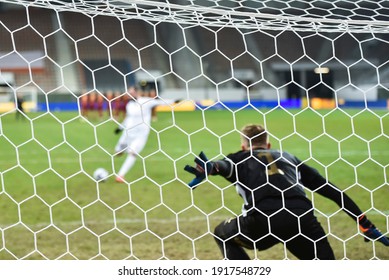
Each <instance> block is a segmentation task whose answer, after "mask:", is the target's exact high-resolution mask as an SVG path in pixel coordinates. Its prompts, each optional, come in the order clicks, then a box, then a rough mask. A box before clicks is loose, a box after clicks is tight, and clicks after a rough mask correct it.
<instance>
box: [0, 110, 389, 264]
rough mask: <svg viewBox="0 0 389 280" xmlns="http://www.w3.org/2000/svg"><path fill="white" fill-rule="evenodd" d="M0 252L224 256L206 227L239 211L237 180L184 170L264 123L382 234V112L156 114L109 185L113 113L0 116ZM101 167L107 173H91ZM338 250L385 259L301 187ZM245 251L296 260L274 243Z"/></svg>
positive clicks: (386, 126) (388, 158)
mask: <svg viewBox="0 0 389 280" xmlns="http://www.w3.org/2000/svg"><path fill="white" fill-rule="evenodd" d="M0 117H1V118H0V120H1V131H0V132H1V134H0V151H1V158H0V213H1V215H0V259H15V258H23V259H45V258H47V259H105V258H108V259H126V258H128V259H184V260H185V259H193V258H198V259H220V258H221V255H220V253H219V251H218V248H217V247H216V244H215V243H214V241H213V237H212V234H211V233H212V231H213V228H214V227H215V226H216V225H217V224H218V223H219V222H221V221H222V220H224V219H225V218H228V217H230V216H233V215H237V214H239V213H240V208H241V203H242V201H241V200H240V198H239V197H238V196H237V194H236V193H235V189H234V186H232V185H229V184H228V183H227V181H225V180H223V179H222V178H219V177H212V178H210V180H209V182H205V183H204V184H202V185H201V186H200V187H198V188H197V189H196V190H194V191H192V190H190V189H189V188H188V187H186V184H185V183H186V182H188V181H189V180H190V179H191V175H190V174H188V173H186V172H185V171H183V167H184V166H185V164H191V163H192V162H193V157H194V155H195V154H198V153H199V152H200V151H204V152H205V153H206V154H207V156H208V157H209V158H210V159H213V158H220V157H222V156H223V155H226V154H228V153H230V152H235V151H237V150H238V149H239V148H240V139H239V133H238V130H239V129H240V128H241V127H242V126H243V125H244V124H247V123H262V124H265V125H266V127H267V128H268V130H269V131H270V133H271V142H272V144H273V147H274V148H279V149H284V150H287V151H289V152H291V153H293V154H295V155H296V156H298V157H299V158H300V159H302V160H306V161H307V162H308V163H309V164H311V165H313V166H314V167H316V168H318V169H319V171H320V172H321V173H322V174H326V176H327V177H328V178H329V180H331V181H332V182H333V183H335V184H336V185H337V186H338V187H339V188H341V189H343V190H344V191H345V192H346V193H348V194H349V195H350V196H351V197H352V198H353V199H354V200H355V201H356V202H357V203H358V204H359V205H360V207H361V208H362V210H363V211H366V212H367V213H368V215H369V218H370V219H371V220H372V221H373V222H374V223H375V224H376V225H377V226H378V227H379V228H380V229H381V230H382V231H383V232H386V233H387V232H388V214H389V213H388V210H389V209H388V203H387V201H388V198H389V187H388V185H387V182H388V174H389V170H388V166H389V150H388V147H389V145H388V144H389V140H388V135H389V114H388V113H387V112H386V111H371V110H340V109H337V110H333V111H314V110H311V109H305V110H283V109H280V108H278V109H273V110H258V109H241V110H236V111H234V110H205V111H200V110H198V111H194V112H174V113H166V112H159V113H158V121H157V122H154V123H153V124H152V127H153V129H152V132H151V134H150V137H149V141H148V143H147V145H146V148H145V149H144V150H143V151H142V153H141V155H142V157H141V158H139V159H138V160H137V162H136V164H135V166H134V167H133V169H131V170H130V172H129V173H128V175H127V176H126V180H127V181H128V184H117V183H115V182H114V172H115V171H117V170H118V169H119V168H120V165H121V163H122V162H123V160H124V157H114V156H113V155H114V152H113V148H114V146H115V144H116V141H117V140H118V136H117V135H115V134H114V133H113V131H114V129H115V128H116V126H117V122H115V121H114V120H112V119H110V118H108V117H106V118H105V119H103V120H99V119H98V118H97V117H95V116H93V115H92V116H91V117H90V119H89V120H88V121H83V120H82V118H80V116H79V114H78V112H54V113H30V114H28V115H27V117H26V118H24V119H23V120H17V119H16V118H15V115H14V114H3V115H1V116H0ZM98 167H104V168H105V169H107V170H108V171H109V172H110V174H111V177H110V178H108V180H107V181H106V182H97V183H96V182H94V180H93V179H92V178H91V174H92V173H93V171H94V170H95V169H96V168H98ZM308 196H309V197H311V198H312V199H313V200H314V204H315V207H316V209H317V215H318V218H319V220H320V221H321V223H322V224H323V226H324V227H325V229H326V232H329V240H330V242H331V244H332V246H333V248H334V251H335V254H336V257H337V258H338V259H342V258H349V259H371V258H379V259H389V250H387V248H385V247H384V246H383V245H382V244H380V243H378V242H369V243H364V242H363V237H361V236H360V235H358V229H357V227H356V225H355V223H353V221H351V219H350V218H348V216H347V215H346V214H344V213H343V212H342V211H340V210H339V209H338V207H337V206H336V205H334V203H332V202H331V201H328V200H326V199H324V198H322V197H320V196H317V195H316V194H313V193H310V192H308ZM250 254H251V255H252V257H253V258H259V259H284V258H291V259H293V258H294V257H293V256H292V255H291V254H290V253H289V252H288V251H287V250H286V249H284V247H283V246H282V245H278V246H275V247H273V248H271V249H269V250H266V251H263V252H250Z"/></svg>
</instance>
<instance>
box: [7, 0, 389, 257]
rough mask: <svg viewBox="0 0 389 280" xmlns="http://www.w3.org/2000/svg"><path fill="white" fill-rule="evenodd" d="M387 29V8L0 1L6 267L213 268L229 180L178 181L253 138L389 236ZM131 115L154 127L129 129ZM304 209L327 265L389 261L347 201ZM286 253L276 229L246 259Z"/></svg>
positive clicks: (228, 206)
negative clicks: (329, 187) (319, 230)
mask: <svg viewBox="0 0 389 280" xmlns="http://www.w3.org/2000/svg"><path fill="white" fill-rule="evenodd" d="M388 17H389V5H388V4H387V1H334V0H321V1H266V0H263V1H259V0H251V1H229V0H224V1H218V0H191V1H190V0H182V1H178V0H177V1H141V0H139V1H138V0H134V1H131V0H127V1H101V0H95V1H75V0H73V1H65V0H63V1H23V0H19V1H12V0H8V1H7V0H0V151H1V159H0V209H1V211H0V213H1V215H0V237H1V238H0V259H183V260H189V259H221V258H222V255H221V254H220V250H219V248H218V246H217V245H216V243H215V237H216V235H215V234H216V233H215V232H214V229H215V228H216V227H217V225H219V224H220V223H222V222H223V221H224V220H225V219H227V218H229V217H235V216H239V215H241V206H242V203H243V201H242V200H241V199H240V197H239V196H238V195H237V194H236V189H235V183H239V180H238V182H234V183H231V182H229V181H227V180H225V179H224V178H222V177H221V176H209V177H207V178H205V180H203V181H202V182H201V184H200V185H199V186H198V187H197V188H196V189H191V188H189V187H188V184H187V183H188V182H190V181H191V180H192V179H193V176H192V174H189V173H188V172H185V171H184V166H185V165H187V164H189V165H190V164H193V159H194V157H195V156H196V155H198V154H199V153H200V151H204V152H205V154H206V155H207V156H208V158H209V159H210V160H217V159H221V158H224V157H226V156H227V155H228V154H230V153H233V152H236V151H238V150H240V148H241V147H240V145H241V143H240V136H241V133H240V129H241V128H242V127H243V126H244V125H245V124H248V123H259V124H263V125H264V127H265V128H266V130H267V131H268V133H269V138H270V141H271V143H272V147H273V148H274V149H277V150H280V151H288V152H290V153H292V154H294V155H295V156H297V157H298V158H299V159H300V160H301V161H302V162H304V163H306V164H309V165H310V166H312V167H314V168H315V169H317V170H318V171H319V173H320V174H321V175H322V176H323V177H324V178H325V180H326V181H331V182H333V183H334V184H335V185H336V186H337V187H338V188H339V189H340V190H341V194H342V195H348V196H349V197H351V198H352V199H353V200H354V201H355V202H356V204H357V205H358V207H359V208H360V209H361V211H362V213H365V214H366V215H367V216H368V218H369V219H370V220H371V221H373V222H374V224H375V225H376V226H377V228H379V229H380V230H381V232H382V233H383V234H384V235H387V234H388V229H389V221H388V217H389V212H388V211H389V209H388V203H387V201H388V198H389V189H388V166H389V161H388V158H389V155H388V149H387V147H388V144H389V139H388V129H389V114H388V112H387V109H388V106H389V105H388V104H389V103H388V101H387V100H389V89H388V86H389V83H388V79H389V67H388V63H389V62H388V61H389V35H388V34H389V33H388V31H389V20H388V19H389V18H388ZM133 87H136V88H137V90H138V93H142V94H143V95H146V94H147V95H148V98H149V99H145V100H144V101H140V100H141V99H137V100H136V101H133V100H132V99H133V92H132V88H133ZM154 91H155V92H154ZM152 94H155V95H156V97H155V96H154V95H152ZM18 97H21V98H22V99H23V98H24V103H22V104H23V105H24V106H23V108H21V107H18V104H19V102H18V101H17V100H18ZM128 104H132V105H133V106H132V107H131V106H128ZM126 105H127V108H130V107H131V110H129V111H128V112H127V114H128V115H130V116H131V113H132V112H138V113H139V115H142V114H143V113H144V112H148V113H147V114H146V115H142V117H141V121H140V122H138V123H130V124H128V122H126V111H125V108H126ZM152 107H153V108H156V111H155V112H156V113H155V112H154V113H153V115H151V111H150V110H151V108H152ZM133 130H135V131H136V133H135V135H137V136H139V135H141V134H143V133H144V131H147V132H148V134H147V135H146V136H145V137H143V138H142V137H140V138H142V139H143V140H142V139H140V140H139V139H138V138H135V139H133V142H124V146H121V144H123V143H122V142H120V139H121V138H120V137H121V136H123V135H124V136H128V137H130V135H133V134H130V133H129V132H130V131H133ZM127 132H128V133H127ZM124 136H123V137H124ZM127 140H128V139H127ZM118 141H119V143H118ZM139 141H140V142H139ZM116 143H118V144H116ZM128 143H137V145H135V146H132V144H128ZM128 145H130V147H131V149H132V150H131V149H127V146H128ZM133 155H136V156H133ZM243 162H244V161H242V163H243ZM273 164H274V162H272V163H269V168H270V167H274V165H273ZM275 164H277V163H275ZM238 165H239V164H238ZM270 169H271V168H270ZM269 172H270V171H269ZM259 188H260V187H259ZM318 189H320V188H318ZM284 192H286V190H283V191H282V193H284ZM305 193H306V194H307V197H308V198H309V200H311V201H312V204H313V206H314V212H315V215H316V217H317V219H318V221H319V222H320V223H321V225H322V227H323V228H324V232H325V236H326V238H327V239H328V241H329V244H330V245H331V247H332V250H333V251H334V255H335V257H336V258H337V259H389V252H388V250H386V248H385V247H384V246H383V245H382V244H381V242H380V241H379V240H377V239H374V238H370V240H369V242H366V243H365V242H363V239H364V236H363V233H362V232H361V230H360V229H359V227H358V225H357V223H356V222H355V219H353V218H351V219H350V217H349V216H350V211H349V210H348V209H346V207H345V205H344V201H343V200H341V203H340V205H336V204H335V203H333V202H332V201H331V200H328V199H326V198H324V197H323V196H321V195H319V193H320V191H319V190H311V189H309V186H308V187H306V188H305ZM283 209H284V208H283ZM304 214H305V213H304ZM353 214H354V215H355V213H353ZM293 215H294V214H293ZM293 215H292V216H293ZM357 215H358V214H357ZM272 216H273V215H272V214H271V215H270V214H269V215H268V218H269V219H271V217H272ZM303 216H304V215H303ZM294 218H295V219H297V220H299V219H300V217H298V216H294ZM354 218H357V217H354ZM299 230H300V229H299ZM238 232H239V233H242V232H240V230H238ZM303 235H304V234H303V233H301V232H299V233H297V234H296V235H295V236H293V238H294V237H299V236H303ZM267 238H273V239H272V240H276V242H274V243H277V244H276V245H275V246H273V247H271V248H267V247H266V246H265V247H266V248H263V247H261V242H262V241H264V240H265V239H267ZM293 238H290V239H287V240H285V239H282V238H280V237H279V236H277V234H276V233H275V232H274V231H273V232H272V229H271V228H270V229H269V231H268V233H267V234H266V235H265V236H262V237H260V238H258V240H252V238H248V239H249V242H251V243H250V244H252V245H251V246H253V248H254V249H255V250H247V254H248V255H249V257H250V258H256V259H294V258H297V257H296V256H295V255H294V254H293V253H291V251H290V250H289V249H290V246H289V242H290V241H291V240H292V239H293ZM216 239H217V238H216ZM221 243H222V244H227V243H228V241H224V242H221ZM316 243H317V241H315V240H312V244H316ZM222 247H223V246H222ZM223 248H224V247H223ZM257 249H258V250H257ZM316 257H317V258H319V257H318V256H316Z"/></svg>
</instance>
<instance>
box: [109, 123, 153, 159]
mask: <svg viewBox="0 0 389 280" xmlns="http://www.w3.org/2000/svg"><path fill="white" fill-rule="evenodd" d="M149 133H150V129H148V128H145V126H142V125H141V126H137V127H134V128H131V129H125V130H123V132H122V135H121V136H120V138H119V141H118V143H117V144H116V146H115V152H116V153H122V152H127V153H135V154H139V153H140V152H141V151H142V150H143V148H144V147H145V146H146V142H147V138H148V137H149Z"/></svg>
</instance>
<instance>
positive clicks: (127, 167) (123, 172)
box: [118, 154, 136, 177]
mask: <svg viewBox="0 0 389 280" xmlns="http://www.w3.org/2000/svg"><path fill="white" fill-rule="evenodd" d="M135 161H136V156H135V155H133V154H128V155H127V158H126V160H125V161H124V162H123V164H122V167H121V168H120V170H119V173H118V175H119V176H120V177H124V175H126V174H127V172H128V171H129V170H130V169H131V167H132V166H133V165H134V163H135Z"/></svg>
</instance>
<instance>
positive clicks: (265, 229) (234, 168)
mask: <svg viewBox="0 0 389 280" xmlns="http://www.w3.org/2000/svg"><path fill="white" fill-rule="evenodd" d="M241 135H242V143H241V144H242V146H241V147H242V150H241V151H238V152H236V153H233V154H230V155H228V156H227V157H226V158H225V159H223V160H218V161H208V159H207V157H206V156H205V154H204V153H202V152H201V153H200V155H199V157H197V158H196V159H195V162H196V167H192V166H189V165H187V166H185V170H186V171H188V172H190V173H192V174H194V175H195V178H194V179H193V180H192V181H191V182H190V183H189V186H190V187H192V188H195V187H196V186H197V185H198V184H199V183H200V182H201V181H202V180H204V179H205V178H206V176H207V175H221V176H223V177H224V178H226V179H227V180H228V181H230V182H231V183H236V187H237V192H238V194H239V195H240V196H241V197H242V198H243V201H244V204H243V212H242V215H240V216H238V217H236V218H231V219H228V220H226V221H225V222H222V223H221V224H219V225H218V226H217V227H216V228H215V231H214V237H215V240H216V243H217V244H218V246H219V248H220V249H221V251H222V253H223V256H224V258H226V259H231V260H232V259H235V260H236V259H237V260H244V259H249V256H248V254H247V253H246V252H245V250H244V248H247V249H252V250H253V249H257V250H266V249H268V248H270V247H272V246H274V245H276V244H278V243H281V242H282V243H285V245H286V247H287V248H288V250H289V251H290V252H291V253H292V254H294V255H295V256H296V257H297V258H299V259H304V260H311V259H335V256H334V253H333V250H332V248H331V246H330V244H329V242H328V240H327V237H326V234H325V232H324V229H323V227H322V226H321V225H320V223H319V222H318V221H317V219H316V217H315V216H314V209H313V205H312V202H311V201H310V200H309V199H308V198H307V196H306V195H305V192H304V187H306V188H308V189H310V190H312V191H314V192H316V193H319V194H320V195H323V196H324V197H327V198H329V199H331V200H332V201H334V202H335V203H336V204H338V205H339V207H341V208H342V209H343V210H344V211H345V212H346V213H347V214H348V215H349V216H350V217H351V218H352V219H353V220H355V221H356V222H357V223H358V224H359V228H360V230H361V232H362V233H363V234H364V235H365V241H369V240H377V241H379V242H381V243H383V244H384V245H385V246H389V239H388V238H387V237H385V236H384V235H383V234H382V233H381V232H380V231H379V230H378V229H377V228H376V227H375V226H374V225H373V224H372V222H370V221H369V220H368V219H367V217H366V215H364V214H363V213H362V211H361V210H360V209H359V207H358V206H357V205H356V204H355V203H354V201H353V200H352V199H351V198H350V197H349V196H347V194H345V193H343V192H342V191H341V190H339V189H338V188H337V187H336V186H335V185H333V184H332V183H330V182H329V181H327V180H326V179H325V178H324V177H322V176H321V175H320V174H319V173H318V171H317V170H316V169H313V168H312V167H310V166H308V165H306V164H305V163H303V162H301V161H300V160H299V159H298V158H296V157H295V156H293V155H291V154H289V153H287V152H280V151H278V150H273V149H271V145H270V143H269V140H268V134H267V132H266V131H265V129H264V128H263V127H262V126H261V125H247V126H245V127H244V128H243V129H242V132H241Z"/></svg>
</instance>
